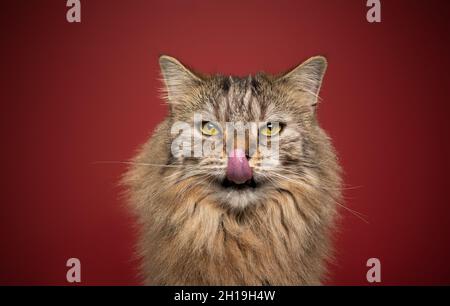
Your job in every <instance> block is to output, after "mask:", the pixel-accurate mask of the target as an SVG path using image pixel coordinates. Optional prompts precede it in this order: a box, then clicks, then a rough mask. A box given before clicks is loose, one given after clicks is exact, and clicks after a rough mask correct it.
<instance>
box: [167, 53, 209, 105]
mask: <svg viewBox="0 0 450 306" xmlns="http://www.w3.org/2000/svg"><path fill="white" fill-rule="evenodd" d="M159 65H160V67H161V74H162V77H163V81H164V84H165V87H166V88H165V89H166V90H165V92H166V99H167V102H168V103H169V105H170V108H171V110H173V109H174V108H175V107H176V105H179V104H182V103H183V102H185V101H184V100H186V98H187V97H188V95H189V94H190V93H191V92H192V89H193V87H195V86H196V85H197V84H199V83H200V82H201V79H200V77H199V76H197V75H196V74H194V72H192V71H191V70H189V69H188V68H186V67H185V66H184V65H183V64H181V63H180V62H179V61H178V60H177V59H175V58H173V57H170V56H167V55H162V56H161V57H160V58H159Z"/></svg>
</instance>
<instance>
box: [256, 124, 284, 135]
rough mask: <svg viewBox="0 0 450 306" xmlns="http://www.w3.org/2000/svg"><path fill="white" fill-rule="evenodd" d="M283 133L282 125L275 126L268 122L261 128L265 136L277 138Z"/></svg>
mask: <svg viewBox="0 0 450 306" xmlns="http://www.w3.org/2000/svg"><path fill="white" fill-rule="evenodd" d="M280 131H281V126H280V124H279V123H278V124H274V123H272V122H268V123H267V124H266V125H265V126H264V127H262V128H261V134H263V135H264V136H268V137H271V136H275V135H277V134H278V133H280Z"/></svg>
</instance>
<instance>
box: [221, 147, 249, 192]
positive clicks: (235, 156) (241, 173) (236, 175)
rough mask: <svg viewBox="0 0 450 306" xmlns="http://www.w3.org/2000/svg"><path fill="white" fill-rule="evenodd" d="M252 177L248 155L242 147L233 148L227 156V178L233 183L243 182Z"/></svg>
mask: <svg viewBox="0 0 450 306" xmlns="http://www.w3.org/2000/svg"><path fill="white" fill-rule="evenodd" d="M252 177H253V171H252V168H250V165H249V163H248V157H247V155H246V154H245V151H244V150H242V149H234V150H233V151H231V152H230V156H228V163H227V179H228V180H230V181H232V182H233V183H235V184H243V183H245V182H247V181H248V180H250V179H251V178H252Z"/></svg>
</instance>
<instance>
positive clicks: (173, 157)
mask: <svg viewBox="0 0 450 306" xmlns="http://www.w3.org/2000/svg"><path fill="white" fill-rule="evenodd" d="M160 64H161V68H162V73H163V77H164V81H165V84H166V89H167V91H166V93H167V97H166V99H167V101H168V103H169V105H170V112H171V114H170V116H171V117H170V119H171V124H172V130H171V131H168V132H171V133H170V142H171V149H170V151H171V152H170V153H169V152H168V155H169V156H170V158H169V163H171V164H174V165H181V166H180V167H177V168H176V170H175V173H174V174H172V175H171V177H172V178H173V179H174V183H175V182H177V181H180V180H182V179H187V178H190V179H191V180H194V184H198V185H201V186H203V187H204V188H207V189H208V190H209V191H210V192H211V193H212V194H214V195H215V196H216V198H217V200H218V202H220V203H222V204H223V205H229V206H231V207H233V208H243V207H245V206H247V205H249V204H252V203H256V202H258V201H260V200H261V199H264V196H265V194H267V192H268V191H269V190H270V189H272V190H273V189H276V188H280V186H281V185H282V183H283V182H286V181H289V182H292V183H295V182H298V183H300V182H308V183H313V182H312V181H313V180H314V179H315V172H314V171H315V170H314V169H315V167H318V165H319V163H320V160H319V157H318V156H316V154H315V144H314V142H315V138H316V136H317V135H316V134H317V133H319V132H320V128H319V127H318V125H317V121H316V118H315V108H316V103H317V93H318V91H319V88H320V85H321V81H322V77H323V74H324V71H325V68H326V61H325V59H324V58H323V57H315V58H311V59H310V60H308V61H306V62H305V63H303V64H302V65H300V66H298V67H296V68H295V69H293V70H291V71H290V72H288V73H286V74H284V75H281V76H277V77H275V76H269V75H265V74H257V75H256V76H249V77H245V78H238V77H226V76H200V75H197V74H194V73H193V72H191V71H189V70H188V69H187V68H186V67H184V66H183V65H181V64H180V63H179V62H178V61H177V60H175V59H173V58H170V57H166V56H163V57H161V59H160ZM177 150H178V151H177Z"/></svg>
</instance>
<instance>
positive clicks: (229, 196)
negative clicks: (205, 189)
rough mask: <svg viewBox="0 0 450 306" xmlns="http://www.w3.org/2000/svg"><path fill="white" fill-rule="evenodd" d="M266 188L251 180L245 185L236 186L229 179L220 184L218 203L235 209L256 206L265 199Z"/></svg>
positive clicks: (217, 195) (217, 194)
mask: <svg viewBox="0 0 450 306" xmlns="http://www.w3.org/2000/svg"><path fill="white" fill-rule="evenodd" d="M263 189H264V186H263V184H261V183H258V182H256V181H255V180H254V179H251V180H249V181H247V182H245V183H243V184H235V183H233V182H231V181H229V180H227V179H225V180H223V181H221V182H219V184H218V192H217V193H216V197H217V201H218V202H220V203H221V204H222V205H223V206H228V207H230V208H233V209H244V208H246V207H248V206H249V205H254V204H257V203H259V202H261V200H262V199H263V197H264V191H263Z"/></svg>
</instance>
